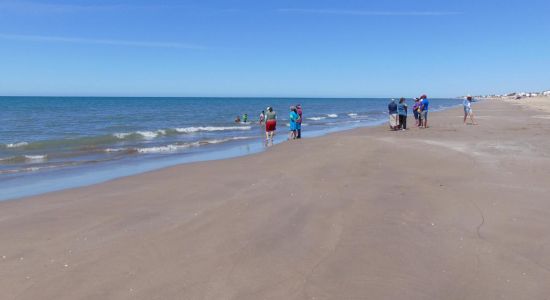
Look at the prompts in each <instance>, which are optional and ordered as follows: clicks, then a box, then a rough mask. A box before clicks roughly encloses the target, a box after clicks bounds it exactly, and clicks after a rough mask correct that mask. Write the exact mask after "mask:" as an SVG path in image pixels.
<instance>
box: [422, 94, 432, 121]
mask: <svg viewBox="0 0 550 300" xmlns="http://www.w3.org/2000/svg"><path fill="white" fill-rule="evenodd" d="M429 108H430V101H428V96H426V95H422V96H420V119H421V122H420V123H421V125H420V127H424V128H428V110H429Z"/></svg>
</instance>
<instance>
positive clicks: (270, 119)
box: [265, 107, 277, 142]
mask: <svg viewBox="0 0 550 300" xmlns="http://www.w3.org/2000/svg"><path fill="white" fill-rule="evenodd" d="M276 129H277V113H276V112H275V111H273V107H268V108H267V113H266V114H265V140H266V142H267V141H271V142H273V135H274V134H275V130H276Z"/></svg>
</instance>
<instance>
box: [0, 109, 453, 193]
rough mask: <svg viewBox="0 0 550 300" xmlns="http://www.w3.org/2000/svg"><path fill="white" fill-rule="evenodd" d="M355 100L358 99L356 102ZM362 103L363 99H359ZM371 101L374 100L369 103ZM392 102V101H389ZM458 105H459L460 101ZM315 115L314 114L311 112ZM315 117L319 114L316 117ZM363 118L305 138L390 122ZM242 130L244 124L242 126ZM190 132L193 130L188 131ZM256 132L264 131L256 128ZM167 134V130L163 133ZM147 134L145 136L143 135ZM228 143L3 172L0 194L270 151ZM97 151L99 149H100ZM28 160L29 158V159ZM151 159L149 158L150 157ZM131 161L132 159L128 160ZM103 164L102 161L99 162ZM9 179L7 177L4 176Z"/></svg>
mask: <svg viewBox="0 0 550 300" xmlns="http://www.w3.org/2000/svg"><path fill="white" fill-rule="evenodd" d="M262 100H266V101H267V100H273V99H271V98H267V99H262ZM299 100H307V99H299ZM352 100H354V99H352ZM356 100H359V99H356ZM363 100H364V99H363ZM374 100H377V101H378V100H382V99H374ZM441 100H444V101H446V105H442V104H441V103H439V102H438V101H441ZM366 101H370V100H368V99H367V100H366ZM388 101H389V100H388ZM434 102H435V103H434V105H433V107H437V109H435V110H434V111H442V110H446V109H451V108H454V107H456V106H458V105H459V104H454V105H450V104H449V103H448V102H449V99H436V100H435V101H434ZM457 103H458V101H457ZM383 106H385V104H384V105H382V106H381V107H379V108H378V107H377V109H379V110H380V111H382V110H383V109H384V107H383ZM310 113H311V112H310ZM313 116H315V114H314V115H313ZM335 116H336V118H338V115H337V114H333V115H332V116H331V117H327V118H329V119H334V120H336V119H335V118H333V117H335ZM358 117H359V118H360V119H358V120H356V121H357V122H360V123H353V124H347V125H343V124H340V125H338V126H336V127H332V128H325V129H322V130H320V129H315V128H311V127H309V126H307V125H308V124H305V125H306V127H307V128H304V138H306V139H309V138H316V137H320V136H324V135H329V134H334V133H340V132H343V131H347V130H352V129H355V128H362V127H376V126H380V125H381V124H385V123H386V122H387V120H386V118H385V117H384V118H383V119H377V118H374V119H373V120H364V119H363V118H364V117H365V116H364V115H361V116H359V115H358V114H357V113H355V114H353V117H351V118H358ZM311 119H315V117H311V116H310V117H306V121H307V122H310V120H311ZM285 122H286V120H285V119H284V117H283V118H282V120H280V124H279V130H278V134H276V138H275V140H274V144H279V143H283V142H286V138H287V127H286V126H285ZM225 126H226V127H222V128H230V127H228V124H225ZM241 126H242V124H241ZM247 126H248V127H256V126H258V125H257V124H254V123H253V122H249V123H248V124H247ZM198 128H208V127H193V128H192V129H198ZM212 128H220V127H212ZM187 129H189V128H187ZM253 129H260V128H259V126H258V128H253ZM159 131H164V130H159ZM254 131H256V130H251V132H254ZM154 132H156V131H146V132H145V133H150V134H153V133H154ZM142 133H144V132H142ZM115 135H116V136H127V135H129V134H128V133H124V134H122V133H116V134H115ZM226 140H232V142H230V143H228V144H226V143H219V145H214V144H218V143H213V144H211V145H209V146H210V147H208V149H206V148H205V149H202V147H201V149H200V150H199V149H198V148H195V149H194V147H191V148H185V151H183V152H180V151H177V150H175V149H177V148H178V147H179V146H174V150H175V151H167V152H166V153H167V154H164V155H163V154H162V153H163V150H162V149H163V148H169V147H170V146H171V145H169V146H163V147H152V148H151V147H147V148H145V149H155V150H159V151H161V152H160V154H161V155H160V156H156V155H153V156H151V157H141V155H136V157H133V158H130V159H133V160H131V161H123V162H120V163H119V162H117V161H116V160H115V161H112V162H104V163H98V164H96V163H90V164H86V163H85V164H83V166H82V167H78V166H76V167H70V168H68V169H64V168H58V167H57V166H55V165H54V166H52V167H53V168H51V169H50V168H49V167H48V166H45V167H44V166H42V165H36V166H32V165H31V166H30V167H26V169H37V170H34V171H30V172H28V171H25V172H23V173H16V174H15V175H17V177H2V172H1V171H0V190H2V193H1V194H0V201H10V200H17V199H21V198H25V197H32V196H37V195H41V194H46V193H50V192H56V191H62V190H67V189H74V188H80V187H85V186H90V185H96V184H101V183H104V182H108V181H110V180H115V179H118V178H123V177H128V176H134V175H139V174H143V173H146V172H151V171H155V170H162V169H164V168H168V167H172V166H177V165H181V164H188V163H195V162H201V161H216V160H223V159H231V158H236V157H242V156H247V155H251V154H256V153H260V152H263V151H265V150H266V149H267V146H266V145H265V143H264V138H263V132H262V134H260V135H259V136H255V137H232V138H226ZM19 144H22V145H23V146H28V145H29V144H28V143H27V142H20V143H19ZM96 150H97V149H96ZM108 152H113V153H118V152H119V151H115V150H112V149H108ZM25 156H28V155H25ZM43 156H44V157H46V156H48V155H40V157H43ZM146 156H147V155H146ZM127 159H128V158H127ZM99 161H101V160H99ZM42 168H44V169H45V171H42V170H41V169H42ZM4 176H5V175H4Z"/></svg>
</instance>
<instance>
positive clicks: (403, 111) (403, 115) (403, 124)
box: [397, 98, 409, 130]
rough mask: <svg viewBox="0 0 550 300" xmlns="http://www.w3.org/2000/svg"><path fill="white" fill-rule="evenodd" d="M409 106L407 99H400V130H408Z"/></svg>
mask: <svg viewBox="0 0 550 300" xmlns="http://www.w3.org/2000/svg"><path fill="white" fill-rule="evenodd" d="M408 109H409V106H408V105H407V102H405V98H401V99H399V104H397V113H398V114H399V128H401V130H407V110H408Z"/></svg>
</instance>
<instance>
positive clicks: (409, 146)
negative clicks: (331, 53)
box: [0, 100, 550, 299]
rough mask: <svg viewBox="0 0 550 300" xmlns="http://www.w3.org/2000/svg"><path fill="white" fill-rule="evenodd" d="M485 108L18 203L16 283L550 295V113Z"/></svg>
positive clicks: (27, 286)
mask: <svg viewBox="0 0 550 300" xmlns="http://www.w3.org/2000/svg"><path fill="white" fill-rule="evenodd" d="M473 108H474V112H475V113H476V115H477V117H478V122H479V124H480V125H478V126H471V125H463V124H462V108H458V109H452V110H448V111H445V112H441V113H432V114H431V115H430V124H431V128H429V129H418V128H412V129H411V130H408V131H406V132H391V131H389V130H388V129H387V127H385V126H381V127H376V128H361V129H356V130H352V131H347V132H344V133H337V134H332V135H328V136H324V137H320V138H314V139H309V140H302V141H293V142H288V143H284V144H280V145H276V146H274V147H272V148H270V149H269V150H268V151H266V152H263V153H260V154H256V155H251V156H247V157H242V158H236V159H229V160H223V161H214V162H202V163H195V164H189V165H181V166H176V167H172V168H168V169H164V170H160V171H155V172H150V173H146V174H142V175H138V176H132V177H127V178H122V179H118V180H114V181H111V182H107V183H104V184H100V185H95V186H90V187H85V188H79V189H74V190H67V191H62V192H56V193H51V194H46V195H42V196H38V197H32V198H27V199H22V200H16V201H8V202H2V203H0V294H1V297H0V298H2V299H550V284H549V283H550V197H549V196H548V195H549V192H550V184H549V182H550V181H549V178H550V140H549V139H548V136H549V134H550V117H548V118H547V117H544V118H543V117H540V116H541V115H545V116H547V115H550V113H547V112H542V111H539V110H536V109H532V108H529V107H525V106H522V107H518V106H514V105H511V104H509V103H504V102H502V101H489V100H488V101H486V102H484V103H480V104H478V103H476V104H474V106H473ZM412 123H414V120H413V119H412V118H409V125H412ZM410 127H414V126H410ZM281 134H283V133H281Z"/></svg>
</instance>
